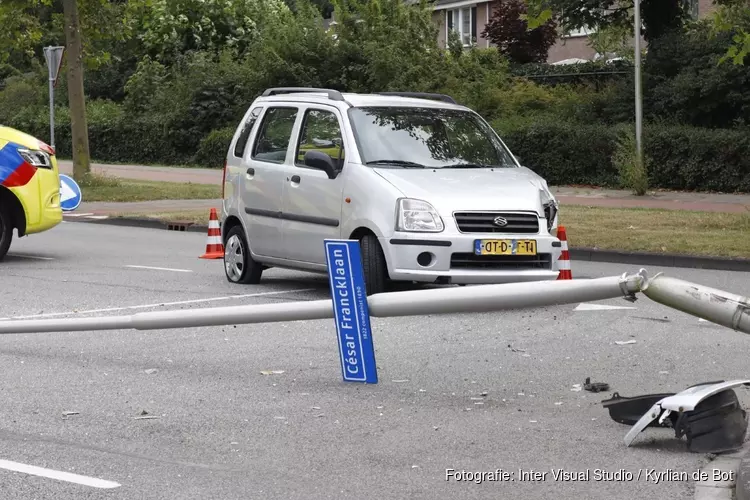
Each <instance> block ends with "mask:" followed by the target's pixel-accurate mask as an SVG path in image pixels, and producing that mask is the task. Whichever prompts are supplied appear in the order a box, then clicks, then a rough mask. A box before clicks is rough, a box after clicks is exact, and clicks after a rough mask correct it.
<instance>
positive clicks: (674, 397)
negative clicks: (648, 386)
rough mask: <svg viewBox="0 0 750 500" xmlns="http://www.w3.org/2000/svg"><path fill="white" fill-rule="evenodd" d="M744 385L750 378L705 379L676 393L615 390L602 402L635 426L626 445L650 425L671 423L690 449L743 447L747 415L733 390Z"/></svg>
mask: <svg viewBox="0 0 750 500" xmlns="http://www.w3.org/2000/svg"><path fill="white" fill-rule="evenodd" d="M741 385H750V380H730V381H728V382H724V381H719V382H706V383H703V384H698V385H694V386H692V387H688V388H687V389H685V390H684V391H682V392H679V393H677V394H649V395H645V396H636V397H632V398H624V397H621V396H620V395H619V394H617V393H615V394H614V395H613V397H612V398H611V399H608V400H604V401H602V405H603V406H604V407H605V408H607V409H608V410H609V414H610V417H612V419H613V420H614V421H615V422H619V423H623V424H628V425H632V426H633V427H632V428H631V429H630V431H629V432H628V433H627V435H626V436H625V445H626V446H630V445H631V444H632V443H633V441H634V440H635V438H636V437H637V436H638V434H640V433H641V432H642V431H643V430H644V429H646V428H647V427H659V426H660V427H672V428H673V429H674V431H675V437H676V438H677V439H680V438H682V437H683V436H685V437H686V440H687V448H688V450H690V451H691V452H694V453H722V452H727V451H733V450H736V449H738V448H740V447H741V446H742V445H743V443H744V440H745V433H746V432H747V415H746V412H745V410H743V409H742V407H741V406H740V402H739V400H738V398H737V394H736V393H735V392H734V391H733V390H732V388H733V387H738V386H741ZM649 405H650V406H649ZM644 410H645V411H644ZM638 414H640V415H641V416H640V418H638V419H637V420H636V417H637V415H638Z"/></svg>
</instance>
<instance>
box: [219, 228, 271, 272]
mask: <svg viewBox="0 0 750 500" xmlns="http://www.w3.org/2000/svg"><path fill="white" fill-rule="evenodd" d="M224 272H225V274H226V276H227V280H229V282H230V283H238V284H241V285H257V284H258V283H260V276H261V274H263V267H262V266H261V264H258V263H257V262H255V261H254V260H253V258H252V256H251V255H250V248H249V247H248V245H247V240H246V239H245V232H244V230H243V229H242V226H234V227H233V228H232V229H230V230H229V233H228V234H227V241H226V242H225V243H224Z"/></svg>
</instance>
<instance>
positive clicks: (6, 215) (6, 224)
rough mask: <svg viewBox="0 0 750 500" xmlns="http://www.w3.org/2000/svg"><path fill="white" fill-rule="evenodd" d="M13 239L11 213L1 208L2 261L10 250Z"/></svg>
mask: <svg viewBox="0 0 750 500" xmlns="http://www.w3.org/2000/svg"><path fill="white" fill-rule="evenodd" d="M12 239H13V224H12V223H11V218H10V212H9V211H8V210H7V209H4V208H2V207H0V260H3V259H4V258H5V255H6V254H7V253H8V250H9V249H10V242H11V240H12Z"/></svg>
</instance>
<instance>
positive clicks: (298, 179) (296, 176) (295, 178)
mask: <svg viewBox="0 0 750 500" xmlns="http://www.w3.org/2000/svg"><path fill="white" fill-rule="evenodd" d="M301 180H302V179H300V178H299V175H293V176H292V182H296V183H297V184H299V182H300V181H301Z"/></svg>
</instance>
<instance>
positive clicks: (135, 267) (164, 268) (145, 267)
mask: <svg viewBox="0 0 750 500" xmlns="http://www.w3.org/2000/svg"><path fill="white" fill-rule="evenodd" d="M125 267H131V268H133V269H153V270H154V271H174V272H176V273H192V272H193V271H191V270H190V269H172V268H169V267H151V266H125Z"/></svg>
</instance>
